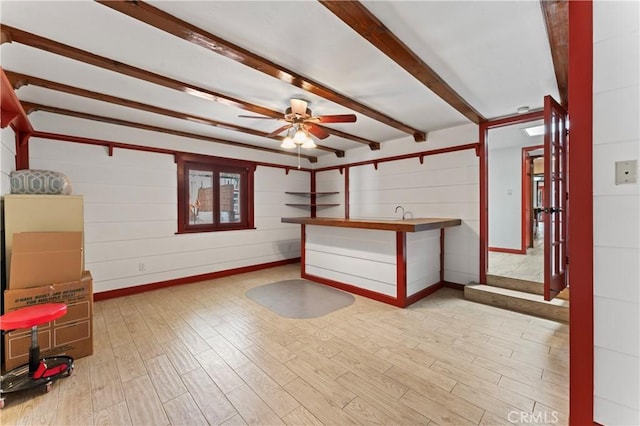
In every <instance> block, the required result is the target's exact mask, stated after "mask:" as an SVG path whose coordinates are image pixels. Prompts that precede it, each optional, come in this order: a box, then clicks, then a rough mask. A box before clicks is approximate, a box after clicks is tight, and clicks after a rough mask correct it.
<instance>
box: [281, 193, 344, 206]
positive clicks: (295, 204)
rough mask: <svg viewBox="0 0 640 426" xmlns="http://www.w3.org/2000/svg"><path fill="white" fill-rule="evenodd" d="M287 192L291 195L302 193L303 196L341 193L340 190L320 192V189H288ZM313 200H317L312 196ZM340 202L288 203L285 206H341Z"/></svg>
mask: <svg viewBox="0 0 640 426" xmlns="http://www.w3.org/2000/svg"><path fill="white" fill-rule="evenodd" d="M285 194H289V195H301V196H307V197H315V196H318V197H321V196H323V195H336V194H339V192H338V191H335V192H334V191H331V192H328V191H327V192H319V191H309V192H297V191H286V192H285ZM311 200H312V201H315V198H311ZM339 205H340V204H334V203H286V204H285V206H291V207H336V206H339Z"/></svg>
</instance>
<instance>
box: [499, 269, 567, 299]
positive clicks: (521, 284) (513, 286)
mask: <svg viewBox="0 0 640 426" xmlns="http://www.w3.org/2000/svg"><path fill="white" fill-rule="evenodd" d="M487 284H488V285H490V286H494V287H501V288H506V289H510V290H517V291H523V292H525V293H531V294H544V285H543V283H541V282H538V281H528V280H522V279H519V278H511V277H505V276H500V275H491V274H487ZM558 297H559V298H560V299H564V300H569V288H565V289H564V290H563V291H561V292H560V294H559V295H558Z"/></svg>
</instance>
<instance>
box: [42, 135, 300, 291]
mask: <svg viewBox="0 0 640 426" xmlns="http://www.w3.org/2000/svg"><path fill="white" fill-rule="evenodd" d="M30 162H31V164H30V167H32V168H42V169H52V170H57V171H61V172H63V173H65V174H66V175H67V176H68V177H69V179H70V180H71V182H72V186H73V192H74V194H81V195H83V196H84V200H85V232H86V235H85V247H86V248H85V257H86V268H87V269H89V270H91V272H92V274H93V277H94V291H95V292H102V291H107V290H114V289H120V288H125V287H132V286H136V285H142V284H148V283H154V282H159V281H165V280H171V279H177V278H183V277H189V276H193V275H199V274H206V273H211V272H216V271H222V270H227V269H232V268H238V267H242V266H250V265H256V264H262V263H267V262H273V261H278V260H282V259H288V258H294V257H297V256H299V234H300V231H299V226H298V225H289V224H282V223H280V218H281V217H282V216H294V215H296V214H297V213H298V212H297V211H296V210H295V209H293V208H291V207H286V206H285V205H284V204H285V200H286V197H285V194H284V191H308V190H309V181H310V180H309V174H308V173H307V172H298V171H295V170H292V171H290V172H289V174H288V175H287V174H285V171H284V170H283V169H276V168H271V167H262V166H260V167H258V168H257V170H256V174H255V225H256V228H257V229H256V230H242V231H226V232H210V233H198V234H182V235H176V234H175V232H176V230H177V200H176V199H177V190H176V181H177V176H176V164H175V162H174V158H173V156H171V155H167V154H156V153H149V152H141V151H132V150H123V149H115V150H114V155H113V157H109V156H108V155H107V150H106V148H104V147H99V146H91V145H82V144H76V143H68V142H59V141H51V140H42V139H38V138H33V139H32V140H31V145H30ZM141 263H143V264H144V271H141V270H140V269H141V267H140V265H141Z"/></svg>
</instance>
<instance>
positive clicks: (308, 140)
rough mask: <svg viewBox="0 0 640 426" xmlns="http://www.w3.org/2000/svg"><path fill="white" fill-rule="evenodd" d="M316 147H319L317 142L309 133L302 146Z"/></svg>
mask: <svg viewBox="0 0 640 426" xmlns="http://www.w3.org/2000/svg"><path fill="white" fill-rule="evenodd" d="M316 147H317V145H316V143H315V142H314V141H313V139H311V138H310V137H309V135H307V140H306V141H304V142H303V144H302V148H309V149H312V148H316Z"/></svg>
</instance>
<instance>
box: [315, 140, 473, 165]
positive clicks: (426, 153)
mask: <svg viewBox="0 0 640 426" xmlns="http://www.w3.org/2000/svg"><path fill="white" fill-rule="evenodd" d="M477 146H478V143H469V144H466V145H456V146H449V147H446V148H439V149H432V150H429V151H421V152H414V153H412V154H404V155H396V156H393V157H385V158H378V159H375V160H366V161H359V162H357V163H348V164H342V165H339V166H328V167H322V168H319V169H315V171H316V172H324V171H327V170H340V169H344V168H349V167H356V166H365V165H368V164H373V165H374V167H376V169H377V167H378V164H379V163H386V162H389V161H398V160H406V159H408V158H420V157H423V156H429V155H438V154H445V153H448V152H456V151H465V150H467V149H474V150H475V149H476V148H477Z"/></svg>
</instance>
